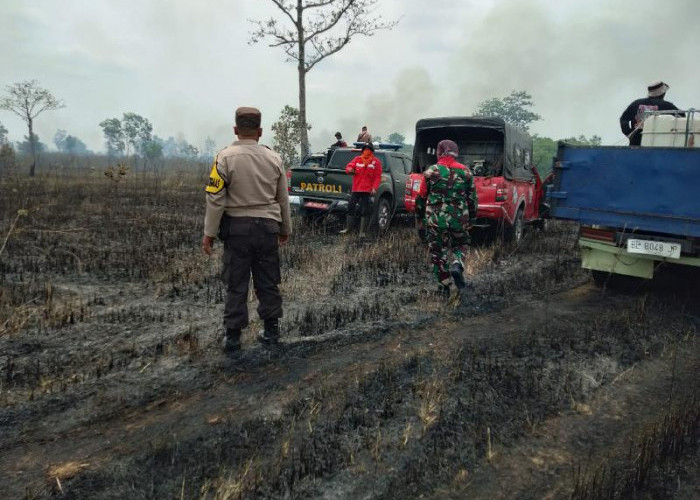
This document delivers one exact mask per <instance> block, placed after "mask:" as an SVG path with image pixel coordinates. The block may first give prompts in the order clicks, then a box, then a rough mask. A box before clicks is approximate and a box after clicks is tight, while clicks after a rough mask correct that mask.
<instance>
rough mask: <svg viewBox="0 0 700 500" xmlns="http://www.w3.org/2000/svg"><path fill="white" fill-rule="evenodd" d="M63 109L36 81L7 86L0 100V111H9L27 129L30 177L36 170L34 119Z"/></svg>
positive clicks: (63, 105)
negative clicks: (45, 113) (24, 124)
mask: <svg viewBox="0 0 700 500" xmlns="http://www.w3.org/2000/svg"><path fill="white" fill-rule="evenodd" d="M63 107H65V104H63V102H61V101H59V100H58V99H56V98H55V97H54V95H53V94H52V93H51V92H50V91H48V90H46V89H43V88H41V87H39V82H38V81H36V80H26V81H24V82H19V83H14V84H12V85H8V86H7V96H5V97H3V98H2V99H0V109H4V110H6V111H11V112H12V113H14V114H16V115H17V116H19V117H20V118H21V119H22V120H24V122H25V123H26V124H27V128H28V129H29V134H28V136H27V137H28V138H29V146H30V150H31V155H32V165H31V166H30V167H29V175H30V177H33V176H34V173H35V169H36V141H35V137H36V135H35V134H34V119H35V118H36V117H37V116H39V115H40V114H41V113H43V112H44V111H53V110H56V109H61V108H63Z"/></svg>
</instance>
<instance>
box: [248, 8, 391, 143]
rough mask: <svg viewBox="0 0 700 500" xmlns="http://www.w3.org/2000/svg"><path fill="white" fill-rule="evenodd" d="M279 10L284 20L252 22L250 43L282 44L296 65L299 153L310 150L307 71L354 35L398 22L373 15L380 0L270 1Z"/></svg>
mask: <svg viewBox="0 0 700 500" xmlns="http://www.w3.org/2000/svg"><path fill="white" fill-rule="evenodd" d="M269 1H270V2H272V3H273V4H274V5H275V7H277V9H279V11H280V12H281V17H282V20H283V22H278V20H277V19H275V18H274V17H272V18H270V19H268V20H267V21H251V22H252V23H253V24H254V25H255V27H256V28H255V31H253V32H252V33H251V38H250V43H251V44H255V43H258V42H260V41H262V40H265V39H267V40H269V41H270V45H269V46H270V47H281V48H282V50H284V52H285V54H287V60H288V61H290V62H295V63H296V64H297V72H298V76H299V129H300V130H301V152H302V156H305V155H306V154H308V152H309V135H308V130H307V128H306V126H307V122H306V74H307V73H308V72H309V71H311V70H312V69H313V67H314V66H316V65H317V64H318V63H319V62H321V61H322V60H324V59H325V58H326V57H328V56H331V55H333V54H335V53H336V52H338V51H340V50H341V49H342V48H343V47H345V46H346V45H347V44H348V43H350V40H352V39H353V38H354V37H355V36H357V35H364V36H372V35H374V34H375V33H376V32H377V31H379V30H388V29H392V28H393V27H394V26H396V24H397V23H398V21H384V20H383V19H382V17H381V16H375V15H373V12H372V10H373V8H374V7H375V6H376V5H377V3H379V0H269Z"/></svg>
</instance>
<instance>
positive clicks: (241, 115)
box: [236, 106, 262, 129]
mask: <svg viewBox="0 0 700 500" xmlns="http://www.w3.org/2000/svg"><path fill="white" fill-rule="evenodd" d="M261 119H262V115H261V113H260V110H259V109H258V108H251V107H245V106H244V107H240V108H238V109H236V127H240V128H246V129H257V128H260V122H261Z"/></svg>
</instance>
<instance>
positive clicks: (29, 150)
mask: <svg viewBox="0 0 700 500" xmlns="http://www.w3.org/2000/svg"><path fill="white" fill-rule="evenodd" d="M44 151H46V144H44V143H43V142H41V140H39V136H38V135H36V134H34V137H32V138H31V139H29V136H26V135H25V136H24V140H23V141H21V142H18V143H17V152H18V153H19V154H21V155H24V156H32V158H33V157H34V156H36V155H37V154H38V153H43V152H44Z"/></svg>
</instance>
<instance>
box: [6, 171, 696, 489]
mask: <svg viewBox="0 0 700 500" xmlns="http://www.w3.org/2000/svg"><path fill="white" fill-rule="evenodd" d="M96 186H97V187H99V185H98V184H97V182H96ZM120 188H122V189H121V191H118V192H111V194H110V197H108V198H107V199H103V198H104V194H103V193H101V192H100V190H99V189H96V190H95V191H94V192H93V191H92V190H91V186H87V187H86V186H83V187H82V188H81V190H80V193H79V194H80V195H81V196H82V198H80V196H78V198H80V202H81V203H82V204H83V206H86V205H91V206H97V204H98V201H99V202H101V203H103V204H104V205H105V207H108V208H103V209H102V210H106V211H109V215H110V220H111V221H112V224H110V225H109V226H106V227H104V226H90V227H91V229H90V231H89V233H88V232H85V231H80V228H81V227H85V225H86V221H78V220H75V219H74V218H72V216H71V215H70V213H72V211H71V210H70V209H69V208H66V211H67V212H68V213H67V214H62V213H61V211H60V209H59V210H56V209H55V208H54V209H52V210H51V213H49V212H47V211H44V212H42V210H41V209H38V210H37V211H36V212H35V213H34V214H35V215H33V218H32V219H30V220H27V221H26V222H24V224H25V225H24V232H18V233H17V237H16V239H13V240H11V246H9V247H8V253H7V255H6V256H3V260H2V266H3V267H2V273H3V295H2V298H3V300H4V301H5V303H10V304H11V305H13V309H12V311H16V310H18V308H21V307H24V309H23V310H24V311H25V315H26V317H27V319H25V320H24V321H25V322H24V323H22V318H20V317H15V315H16V312H12V313H7V316H8V317H7V320H5V318H0V319H2V323H3V324H5V325H6V332H5V334H4V335H2V336H0V353H1V354H0V378H1V379H2V381H3V385H2V392H1V393H0V403H1V404H2V407H0V477H1V478H3V479H2V483H3V484H2V490H3V491H4V492H5V493H3V494H6V495H7V498H49V497H55V498H76V499H77V498H130V499H132V498H187V499H199V498H217V499H225V498H256V497H259V498H285V497H293V498H416V497H419V496H424V497H435V498H444V497H454V498H463V497H464V496H468V497H469V498H504V499H506V498H522V499H529V498H570V497H571V496H572V495H573V496H574V497H575V498H634V496H632V495H639V496H638V498H680V499H683V498H688V499H690V498H696V496H697V495H698V494H700V493H698V492H699V491H700V484H698V482H697V477H698V476H699V474H698V473H699V472H700V468H699V467H698V461H699V460H700V458H699V456H698V447H697V444H698V439H699V434H698V433H699V429H700V423H699V415H700V412H699V411H698V403H697V401H698V400H697V390H698V387H697V382H696V379H697V375H696V374H697V373H698V372H699V371H700V350H699V349H698V346H697V330H698V327H699V326H700V319H698V318H700V304H699V302H700V301H698V299H697V297H698V296H699V295H698V293H699V290H698V288H697V284H698V280H697V276H694V275H692V274H691V275H688V274H687V273H680V274H679V273H676V274H674V273H673V272H670V273H669V276H670V277H669V278H667V279H666V280H665V281H664V280H661V281H660V283H659V284H657V285H654V286H653V287H651V288H649V289H644V290H638V291H637V292H636V293H634V294H620V293H614V292H602V291H601V290H600V289H597V288H595V287H594V286H593V285H592V284H591V283H589V281H588V278H587V276H586V275H585V274H584V273H582V272H581V271H580V270H579V269H578V266H579V264H578V262H577V259H576V254H575V248H576V247H575V237H574V233H573V232H572V228H570V227H568V226H554V227H553V228H552V229H551V230H550V232H549V233H548V234H547V235H545V236H543V235H538V234H534V233H533V234H531V236H530V238H529V239H528V241H527V242H526V243H525V245H523V246H522V247H521V248H519V249H513V248H505V249H504V248H501V247H488V246H487V247H479V248H476V249H474V250H473V251H472V254H471V258H470V265H469V268H468V271H469V273H470V276H471V283H472V287H473V288H472V289H471V291H470V295H469V299H468V300H466V301H465V302H464V303H463V304H462V305H458V304H452V303H444V302H441V301H439V300H438V299H437V298H435V297H433V296H432V294H431V293H430V292H431V290H432V287H433V286H432V281H431V277H430V275H429V273H428V271H427V269H428V268H427V265H426V264H425V253H424V249H423V247H422V245H420V244H419V243H418V242H417V241H416V240H415V236H414V235H413V233H412V231H411V230H410V228H407V227H397V228H395V229H393V230H392V232H391V233H390V234H389V235H388V236H387V237H385V238H383V239H382V240H381V241H380V242H379V243H377V242H374V241H371V242H359V241H357V240H355V239H353V238H349V239H344V240H340V239H339V238H338V237H336V236H335V235H333V234H331V232H330V231H328V233H327V234H326V231H324V228H323V227H318V228H312V229H311V230H309V229H305V228H300V230H299V232H298V233H297V235H296V237H295V239H294V242H293V244H291V245H290V247H289V248H287V249H286V250H285V252H284V254H283V262H284V268H285V271H284V274H285V283H283V288H284V293H285V298H286V317H285V321H284V330H285V339H284V340H285V347H284V348H283V349H281V350H277V351H267V350H264V349H262V348H261V347H259V346H257V345H255V344H254V343H253V342H252V332H253V331H254V328H255V325H253V326H252V327H251V329H250V333H249V335H248V337H247V339H246V340H247V342H246V346H245V347H246V350H245V351H244V352H243V353H242V354H241V355H240V356H238V357H236V358H234V359H227V358H225V357H224V356H223V355H222V354H220V353H219V350H218V344H217V340H218V337H217V334H218V324H219V321H220V315H221V303H220V302H221V297H222V288H221V284H220V283H219V281H218V280H217V278H216V273H217V271H218V266H217V265H216V264H213V263H212V262H210V261H207V260H206V259H204V258H203V257H201V256H199V255H198V254H197V240H198V235H199V234H200V233H199V229H198V228H199V223H200V221H201V215H202V214H201V207H199V205H197V202H198V200H199V198H200V193H199V192H190V191H188V190H185V189H182V190H172V189H170V190H168V189H164V190H163V194H162V198H158V199H156V200H155V201H153V200H151V206H149V207H148V212H147V213H148V214H149V216H148V217H143V215H142V214H143V213H146V211H145V210H141V209H140V207H139V203H135V201H138V200H141V201H143V198H142V197H141V196H142V195H143V194H144V193H145V192H146V190H145V188H144V191H141V190H140V189H139V188H138V187H135V186H134V187H132V186H123V187H121V186H120ZM3 189H7V186H5V187H3ZM22 189H23V188H22V187H21V186H20V189H19V192H18V193H17V194H15V195H10V194H9V193H8V192H7V191H4V192H3V193H2V194H8V196H9V198H8V199H9V200H10V207H9V210H12V209H16V208H17V207H15V206H13V205H12V204H13V203H17V204H19V203H20V201H19V200H21V198H22V195H23V194H24V193H23V192H22ZM26 189H29V187H26ZM59 191H60V192H61V193H64V194H63V196H66V194H65V190H59V189H58V188H57V189H56V191H52V190H50V189H46V191H45V192H43V193H42V192H40V193H34V195H35V196H36V197H37V198H38V201H37V204H39V203H41V199H42V196H43V197H45V198H46V199H51V198H55V197H56V196H57V192H59ZM13 196H14V197H13ZM72 197H73V199H75V198H76V193H75V192H73V194H72ZM125 198H128V199H129V200H131V201H130V203H125V202H124V199H125ZM151 198H152V197H151ZM61 206H62V205H61V204H59V207H61ZM183 206H184V207H194V208H193V209H191V208H188V209H187V210H186V211H185V212H183V211H179V210H178V211H173V210H172V208H173V207H183ZM11 215H12V213H11V212H10V211H8V213H5V214H3V219H4V220H9V219H10V217H11ZM137 215H138V216H137ZM52 217H55V218H56V220H52ZM56 226H58V227H59V228H61V229H62V231H61V232H58V233H52V232H48V231H45V232H41V233H39V238H40V239H39V240H38V241H37V240H36V235H37V233H36V232H35V230H36V229H37V228H41V227H43V228H47V227H54V228H55V227H56ZM69 229H76V231H75V232H73V231H68V230H69ZM144 231H146V232H147V234H148V240H147V241H145V242H144V241H143V238H142V236H143V234H144ZM112 235H119V238H111V239H110V237H111V236H112ZM139 236H141V237H139ZM108 239H109V241H111V243H110V244H109V245H107V246H105V245H101V244H100V242H101V241H102V242H104V241H106V240H108ZM29 242H32V243H31V244H30V243H29ZM355 255H362V256H363V257H364V260H363V261H362V263H358V261H357V259H355V258H353V256H355ZM6 257H7V258H6ZM156 259H157V260H156ZM679 281H680V284H679ZM669 282H670V283H671V284H670V285H669ZM48 283H50V284H48ZM26 297H29V299H31V300H29V299H27V298H26ZM35 297H39V298H38V299H37V298H35ZM13 301H14V302H13ZM253 307H254V304H251V311H252V310H253ZM5 311H10V309H9V308H8V309H5ZM253 316H254V314H253ZM12 325H18V327H17V328H14V330H12V331H10V329H9V326H12ZM669 416H670V417H672V418H671V419H670V420H668V421H667V422H666V423H664V422H663V419H664V417H667V418H669ZM673 418H675V420H673ZM653 429H655V431H654V432H652V430H653ZM664 436H666V437H668V436H673V439H670V438H668V439H666V437H664ZM664 439H666V440H664ZM669 439H670V440H671V441H672V442H673V443H675V444H674V445H673V446H670V445H664V443H666V442H667V441H668V440H669ZM645 443H651V444H645ZM669 446H670V447H669ZM652 449H653V450H656V454H655V456H654V457H653V459H648V460H647V461H646V462H645V461H644V460H640V459H639V457H640V456H641V457H648V456H649V455H650V453H649V450H652ZM645 450H647V451H645ZM628 456H630V457H631V459H629V460H628ZM671 458H673V459H672V460H671ZM640 472H641V473H640ZM613 475H614V477H613ZM606 477H607V478H608V479H607V482H606V479H605V478H606ZM693 481H695V482H693ZM630 492H632V493H630ZM577 495H578V496H577ZM596 495H597V496H596ZM642 495H647V496H642ZM694 495H695V496H694Z"/></svg>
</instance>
